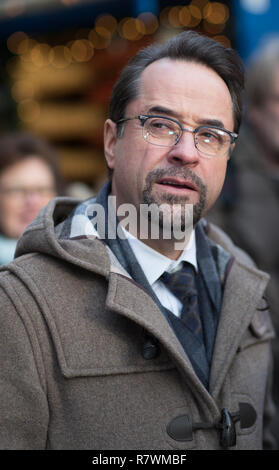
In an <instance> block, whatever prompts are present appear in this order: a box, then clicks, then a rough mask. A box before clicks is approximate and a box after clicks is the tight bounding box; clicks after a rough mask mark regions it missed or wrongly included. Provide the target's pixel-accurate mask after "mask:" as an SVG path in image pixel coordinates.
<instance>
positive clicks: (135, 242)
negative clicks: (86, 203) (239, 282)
mask: <svg viewBox="0 0 279 470" xmlns="http://www.w3.org/2000/svg"><path fill="white" fill-rule="evenodd" d="M122 228H123V227H122ZM123 230H124V233H125V235H126V237H127V239H128V241H129V244H130V246H131V248H132V250H133V252H134V255H135V256H136V258H137V261H138V263H139V264H140V266H141V268H142V270H143V272H144V274H145V276H146V278H147V280H148V282H149V283H150V285H151V287H152V288H153V290H154V292H155V294H156V295H157V297H158V299H159V300H160V302H161V304H162V305H163V306H164V307H166V308H167V309H169V310H170V311H171V312H172V313H173V314H174V315H176V316H178V317H179V316H180V313H181V308H182V304H181V302H180V300H178V298H177V297H175V295H173V294H172V293H171V292H170V290H169V289H168V288H167V287H166V286H165V284H164V283H163V282H162V281H160V280H159V278H160V277H161V275H162V274H163V273H164V272H165V271H167V272H174V271H176V270H177V269H179V268H180V264H181V263H182V261H187V262H188V263H191V264H192V265H193V266H194V268H195V269H196V271H197V269H198V265H197V256H196V237H195V231H194V230H193V231H192V234H191V237H190V240H189V242H188V244H187V246H186V247H185V248H184V250H183V252H182V253H181V255H180V257H179V258H178V259H177V260H172V259H170V258H167V257H166V256H164V255H162V254H161V253H159V252H158V251H156V250H153V249H152V248H150V247H149V246H148V245H146V244H145V243H143V242H142V241H140V240H139V239H138V238H135V237H134V236H133V235H131V234H130V233H129V232H128V231H127V230H125V229H123Z"/></svg>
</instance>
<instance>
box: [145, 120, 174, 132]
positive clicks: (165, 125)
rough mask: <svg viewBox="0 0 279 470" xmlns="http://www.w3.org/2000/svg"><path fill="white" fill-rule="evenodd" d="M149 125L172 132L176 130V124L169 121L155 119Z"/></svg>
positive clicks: (155, 128)
mask: <svg viewBox="0 0 279 470" xmlns="http://www.w3.org/2000/svg"><path fill="white" fill-rule="evenodd" d="M149 125H150V127H151V128H152V129H154V130H163V131H164V130H165V131H169V132H171V133H172V132H174V131H175V126H174V125H173V124H172V123H171V122H168V121H161V120H155V121H151V122H150V124H149Z"/></svg>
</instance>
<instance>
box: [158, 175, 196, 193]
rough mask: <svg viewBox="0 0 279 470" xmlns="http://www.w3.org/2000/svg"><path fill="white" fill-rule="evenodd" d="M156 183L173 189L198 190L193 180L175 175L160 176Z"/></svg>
mask: <svg viewBox="0 0 279 470" xmlns="http://www.w3.org/2000/svg"><path fill="white" fill-rule="evenodd" d="M156 184H158V185H161V186H166V189H167V187H168V188H173V189H180V190H183V189H188V190H189V189H190V190H192V191H197V186H196V185H195V184H194V183H193V182H192V181H188V180H185V179H181V178H173V177H164V178H160V179H158V180H157V181H156Z"/></svg>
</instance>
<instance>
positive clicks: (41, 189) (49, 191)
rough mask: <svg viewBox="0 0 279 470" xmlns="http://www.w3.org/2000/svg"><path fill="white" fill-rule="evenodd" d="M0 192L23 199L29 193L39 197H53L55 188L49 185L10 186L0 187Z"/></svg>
mask: <svg viewBox="0 0 279 470" xmlns="http://www.w3.org/2000/svg"><path fill="white" fill-rule="evenodd" d="M0 193H1V194H2V195H4V196H8V197H10V198H13V199H24V198H26V197H27V196H28V195H29V194H33V193H34V194H37V195H38V196H39V197H41V198H48V197H53V195H54V193H55V190H54V188H53V187H49V186H38V187H37V186H34V187H24V186H11V187H6V188H5V187H4V188H0Z"/></svg>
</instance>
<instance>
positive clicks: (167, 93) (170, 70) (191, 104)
mask: <svg viewBox="0 0 279 470" xmlns="http://www.w3.org/2000/svg"><path fill="white" fill-rule="evenodd" d="M134 104H135V105H136V107H137V108H140V109H138V111H139V112H147V111H148V109H151V108H152V107H154V106H159V105H160V106H163V107H165V108H167V109H171V110H173V111H175V112H176V113H177V115H178V116H181V118H183V119H184V118H185V119H190V120H191V119H192V120H194V121H195V120H196V118H199V119H206V118H208V119H218V120H221V121H222V122H224V125H225V126H226V127H227V128H229V129H230V128H231V130H232V129H233V106H232V99H231V95H230V92H229V90H228V87H227V85H226V84H225V82H224V81H223V80H222V78H221V77H220V76H219V75H218V74H217V73H216V72H215V71H214V70H212V69H210V68H209V67H207V66H205V65H203V64H199V63H195V62H188V61H185V60H172V59H160V60H158V61H156V62H153V63H152V64H151V65H149V66H148V67H147V68H146V69H145V70H144V71H143V73H142V76H141V82H140V93H139V97H138V98H137V100H135V103H134ZM136 112H137V111H136Z"/></svg>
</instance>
